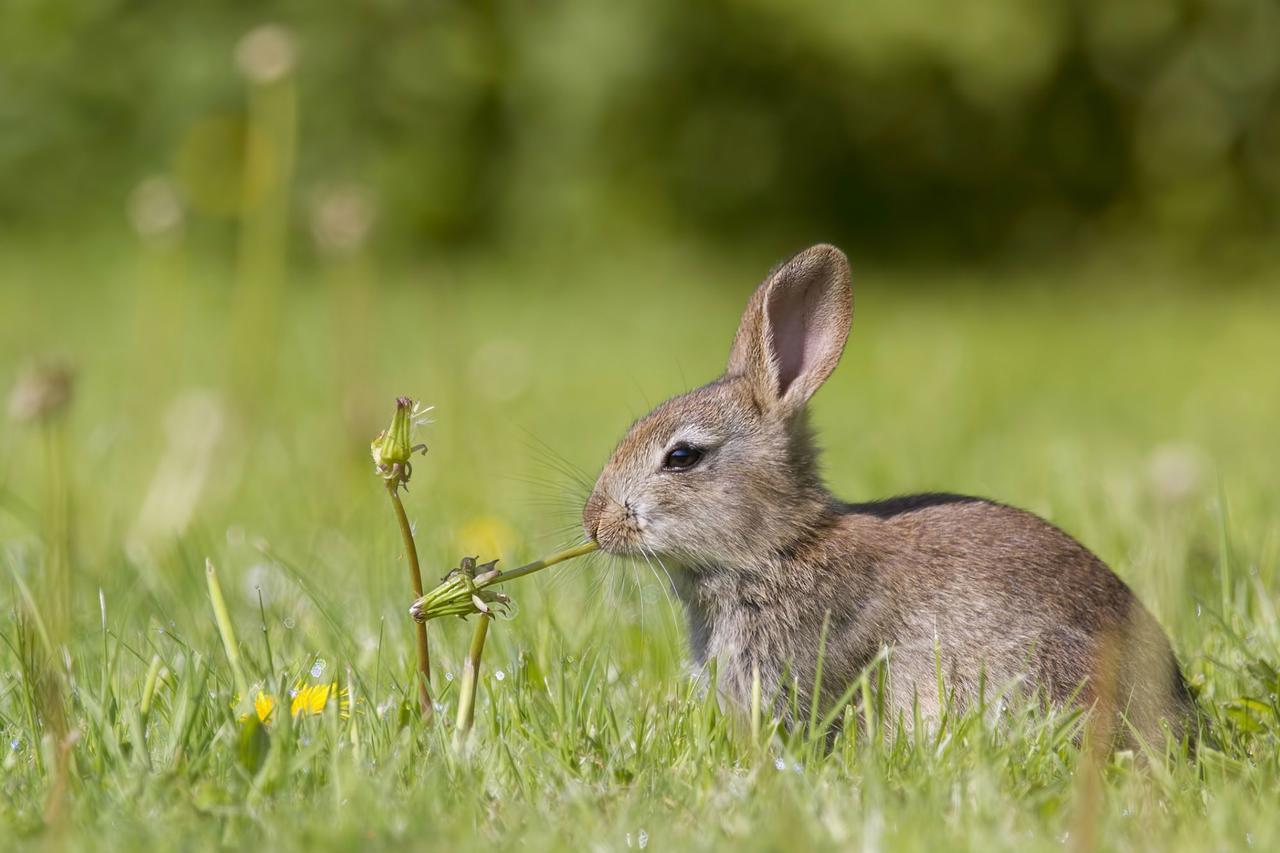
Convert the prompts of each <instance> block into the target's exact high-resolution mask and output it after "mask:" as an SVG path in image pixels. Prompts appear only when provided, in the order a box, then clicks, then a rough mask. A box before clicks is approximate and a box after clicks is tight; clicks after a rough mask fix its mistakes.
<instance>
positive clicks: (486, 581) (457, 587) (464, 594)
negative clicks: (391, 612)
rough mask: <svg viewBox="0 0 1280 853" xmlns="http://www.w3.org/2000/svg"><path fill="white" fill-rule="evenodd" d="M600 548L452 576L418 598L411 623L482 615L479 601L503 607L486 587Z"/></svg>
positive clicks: (580, 548)
mask: <svg viewBox="0 0 1280 853" xmlns="http://www.w3.org/2000/svg"><path fill="white" fill-rule="evenodd" d="M599 547H600V546H599V545H597V544H596V543H595V542H587V543H586V544H583V545H575V546H574V547H572V548H566V549H565V550H563V551H558V552H556V553H555V554H552V555H550V556H548V557H543V558H542V559H541V560H535V561H533V562H532V563H527V564H525V565H523V566H520V567H519V568H515V569H512V570H510V571H507V572H498V571H493V572H485V573H484V574H482V575H477V576H476V577H475V578H469V577H463V576H462V575H460V574H458V573H454V574H451V575H450V576H449V577H448V578H447V579H446V580H445V581H444V582H443V583H441V584H440V585H439V586H437V587H436V588H435V589H433V590H431V592H429V593H427V594H426V595H421V594H420V595H419V597H418V600H417V601H415V602H414V603H413V607H411V608H410V613H412V614H413V617H414V619H417V620H419V622H420V623H421V622H426V621H429V620H431V619H438V618H440V617H441V616H470V615H471V614H473V613H479V612H482V611H481V610H480V609H479V608H478V607H476V605H475V599H476V598H480V599H481V600H483V601H498V602H500V603H506V600H505V598H504V597H501V596H500V594H499V593H496V592H485V590H486V589H488V588H489V587H491V586H497V585H498V584H504V583H506V582H507V581H513V580H516V579H518V578H522V577H525V576H526V575H531V574H533V573H534V572H540V571H542V570H543V569H546V568H550V567H551V566H554V565H556V564H557V563H563V562H564V561H565V560H571V559H573V558H574V557H581V556H583V555H585V554H590V553H591V552H592V551H595V550H597V549H598V548H599Z"/></svg>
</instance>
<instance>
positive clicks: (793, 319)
mask: <svg viewBox="0 0 1280 853" xmlns="http://www.w3.org/2000/svg"><path fill="white" fill-rule="evenodd" d="M778 290H779V291H780V292H776V293H774V294H773V298H772V299H770V300H769V329H770V331H771V332H772V338H773V340H772V345H773V357H774V361H775V363H776V364H777V365H778V397H779V398H781V397H784V396H786V393H787V389H788V388H790V387H791V384H792V383H793V382H795V381H796V379H797V378H799V377H800V375H801V374H802V373H803V372H804V370H805V368H806V367H807V360H808V359H810V358H812V352H811V350H812V349H813V343H814V342H811V341H809V340H808V338H809V336H810V335H811V334H813V333H815V332H817V333H818V335H821V331H820V330H817V329H806V328H805V320H806V318H807V317H808V315H809V309H808V306H807V305H806V302H807V300H808V297H809V292H810V291H811V290H813V288H812V287H806V286H800V287H781V288H779V289H778ZM807 351H808V352H807Z"/></svg>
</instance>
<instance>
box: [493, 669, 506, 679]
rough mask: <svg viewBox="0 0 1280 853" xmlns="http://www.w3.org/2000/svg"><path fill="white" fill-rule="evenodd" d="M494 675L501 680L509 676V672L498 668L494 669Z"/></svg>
mask: <svg viewBox="0 0 1280 853" xmlns="http://www.w3.org/2000/svg"><path fill="white" fill-rule="evenodd" d="M493 677H494V678H496V679H498V680H499V681H501V680H502V679H504V678H506V677H507V674H506V673H505V672H503V671H502V670H500V669H498V670H494V673H493Z"/></svg>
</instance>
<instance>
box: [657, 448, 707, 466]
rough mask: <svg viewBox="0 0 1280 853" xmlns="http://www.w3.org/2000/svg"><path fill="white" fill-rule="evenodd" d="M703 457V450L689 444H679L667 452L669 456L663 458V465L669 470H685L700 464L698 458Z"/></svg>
mask: <svg viewBox="0 0 1280 853" xmlns="http://www.w3.org/2000/svg"><path fill="white" fill-rule="evenodd" d="M701 458H702V451H701V450H699V449H698V448H696V447H692V446H690V445H688V444H677V445H676V446H675V447H673V448H671V450H670V451H669V452H668V453H667V458H666V459H664V460H663V462H662V467H663V468H666V469H667V470H668V471H685V470H688V469H689V468H692V467H693V466H694V465H697V464H698V460H699V459H701Z"/></svg>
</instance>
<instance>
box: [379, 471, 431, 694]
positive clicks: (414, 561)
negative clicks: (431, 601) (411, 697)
mask: <svg viewBox="0 0 1280 853" xmlns="http://www.w3.org/2000/svg"><path fill="white" fill-rule="evenodd" d="M399 488H400V486H399V482H398V481H397V480H395V479H390V480H387V494H388V495H390V497H391V506H392V507H393V508H394V509H395V512H396V521H397V522H399V524H400V535H401V536H402V537H404V556H405V560H406V561H408V563H409V580H410V582H411V583H412V584H413V594H414V595H416V596H418V598H421V597H422V569H421V567H420V566H419V565H418V547H417V546H416V545H415V544H414V542H413V526H412V525H411V524H409V516H408V515H406V514H405V511H404V504H403V503H401V501H400V492H399ZM415 627H416V629H417V634H418V636H417V641H418V702H419V704H420V705H421V706H422V716H423V717H430V716H431V711H432V706H431V651H430V649H429V647H428V646H427V626H426V625H424V624H423V623H421V622H419V623H417V625H416V626H415Z"/></svg>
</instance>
